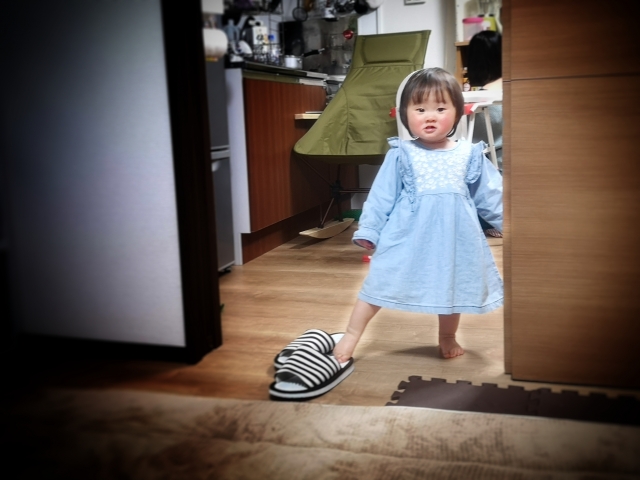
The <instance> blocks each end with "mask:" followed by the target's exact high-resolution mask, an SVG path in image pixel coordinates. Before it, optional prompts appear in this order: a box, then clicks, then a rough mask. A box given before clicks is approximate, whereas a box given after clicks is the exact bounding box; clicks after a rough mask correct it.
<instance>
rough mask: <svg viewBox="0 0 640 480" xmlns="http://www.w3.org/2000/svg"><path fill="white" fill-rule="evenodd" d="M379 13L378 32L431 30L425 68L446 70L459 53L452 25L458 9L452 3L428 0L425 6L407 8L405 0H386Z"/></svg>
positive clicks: (445, 0) (421, 4)
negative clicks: (454, 53) (448, 62)
mask: <svg viewBox="0 0 640 480" xmlns="http://www.w3.org/2000/svg"><path fill="white" fill-rule="evenodd" d="M377 14H378V33H396V32H411V31H414V30H431V36H430V37H429V45H428V46H427V56H426V61H425V65H426V66H428V67H443V68H446V60H447V57H448V56H450V55H452V52H455V46H454V42H455V28H454V25H453V23H452V22H453V21H455V20H453V19H454V18H455V6H454V5H453V2H452V1H450V0H426V1H425V3H419V4H414V5H405V4H404V0H384V3H383V4H382V5H381V6H380V8H378V10H377ZM447 52H449V53H447ZM454 66H455V64H454Z"/></svg>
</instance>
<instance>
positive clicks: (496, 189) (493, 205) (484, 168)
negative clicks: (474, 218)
mask: <svg viewBox="0 0 640 480" xmlns="http://www.w3.org/2000/svg"><path fill="white" fill-rule="evenodd" d="M482 147H483V144H482V143H479V144H477V145H474V155H476V156H478V155H479V156H480V157H476V158H475V159H474V160H472V164H473V163H475V168H474V170H475V175H473V177H474V178H473V181H471V182H469V193H470V194H471V199H472V200H473V202H474V204H475V206H476V209H477V210H478V214H479V215H480V216H481V217H482V218H483V219H485V220H486V221H487V222H489V223H490V224H491V225H493V226H494V227H495V228H497V229H498V230H499V231H502V220H503V216H502V175H500V172H499V171H498V169H497V168H496V167H495V166H494V165H493V164H492V163H491V162H490V161H489V159H488V158H487V157H486V156H485V155H484V154H483V153H482Z"/></svg>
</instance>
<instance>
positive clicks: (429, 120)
mask: <svg viewBox="0 0 640 480" xmlns="http://www.w3.org/2000/svg"><path fill="white" fill-rule="evenodd" d="M455 120H456V109H455V107H454V106H453V102H452V101H451V98H450V97H449V94H448V93H446V92H444V98H443V99H442V101H441V102H439V101H438V100H437V97H436V95H434V94H430V95H429V96H428V97H425V98H423V99H422V101H421V102H420V103H409V106H408V107H407V122H408V123H409V130H410V131H411V133H412V134H413V136H415V137H418V140H419V141H420V142H421V143H422V144H424V145H425V146H427V147H430V148H441V147H445V146H447V145H448V144H449V142H450V140H449V138H447V134H448V133H449V132H451V130H452V129H453V125H454V123H455Z"/></svg>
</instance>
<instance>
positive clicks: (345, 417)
mask: <svg viewBox="0 0 640 480" xmlns="http://www.w3.org/2000/svg"><path fill="white" fill-rule="evenodd" d="M8 413H9V416H8V417H7V418H6V419H5V420H4V421H3V428H2V431H3V433H2V435H3V438H2V443H3V445H2V448H3V453H4V454H5V455H6V458H8V459H9V461H8V462H7V463H4V464H3V470H4V471H7V470H9V471H11V468H16V467H17V468H18V470H19V472H20V473H19V474H17V473H16V474H15V475H13V476H12V477H11V478H39V479H49V478H60V479H63V478H64V479H76V478H77V479H111V478H129V479H313V480H317V479H334V478H335V479H341V480H344V479H354V480H355V479H358V480H360V479H385V480H388V479H452V480H453V479H465V480H467V479H491V480H499V479H543V478H544V479H578V478H579V479H618V478H640V454H639V453H640V450H639V447H640V429H638V428H633V427H624V426H617V425H607V424H596V423H586V422H576V421H570V420H555V419H546V418H530V417H517V416H508V415H495V414H481V413H464V412H451V411H442V410H431V409H425V408H413V407H382V406H381V407H349V406H333V405H321V404H313V403H277V402H253V401H234V400H223V399H214V398H203V397H190V396H179V395H171V394H160V393H147V392H132V391H72V390H51V391H47V392H46V393H44V394H41V395H39V396H38V397H37V398H35V397H34V398H32V399H31V400H29V401H23V402H21V403H20V404H19V405H17V406H14V407H13V408H12V411H10V412H8ZM11 465H13V466H12V467H11Z"/></svg>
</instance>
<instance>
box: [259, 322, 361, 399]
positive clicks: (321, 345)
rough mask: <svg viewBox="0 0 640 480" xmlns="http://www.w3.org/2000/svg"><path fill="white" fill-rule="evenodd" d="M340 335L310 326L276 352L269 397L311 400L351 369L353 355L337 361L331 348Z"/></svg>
mask: <svg viewBox="0 0 640 480" xmlns="http://www.w3.org/2000/svg"><path fill="white" fill-rule="evenodd" d="M343 336H344V333H334V334H331V335H329V334H328V333H327V332H324V331H322V330H317V329H311V330H307V331H306V332H304V333H303V334H302V335H300V336H299V337H298V338H296V339H295V340H294V341H293V342H291V343H290V344H289V345H287V346H286V347H285V348H284V349H282V351H281V352H280V353H278V354H277V355H276V357H275V359H274V361H273V364H274V367H275V369H276V374H275V377H274V382H273V383H272V384H271V385H270V386H269V396H270V397H271V399H272V400H311V399H312V398H316V397H319V396H320V395H324V394H325V393H327V392H328V391H330V390H331V389H333V388H334V387H335V386H336V385H338V384H339V383H340V382H342V380H344V379H345V378H347V377H348V376H349V375H350V374H351V372H353V368H354V365H353V358H350V359H349V361H347V362H344V363H340V362H338V360H336V358H335V357H334V356H333V353H332V352H333V348H334V347H335V346H336V343H338V342H339V341H340V339H341V338H342V337H343Z"/></svg>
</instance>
